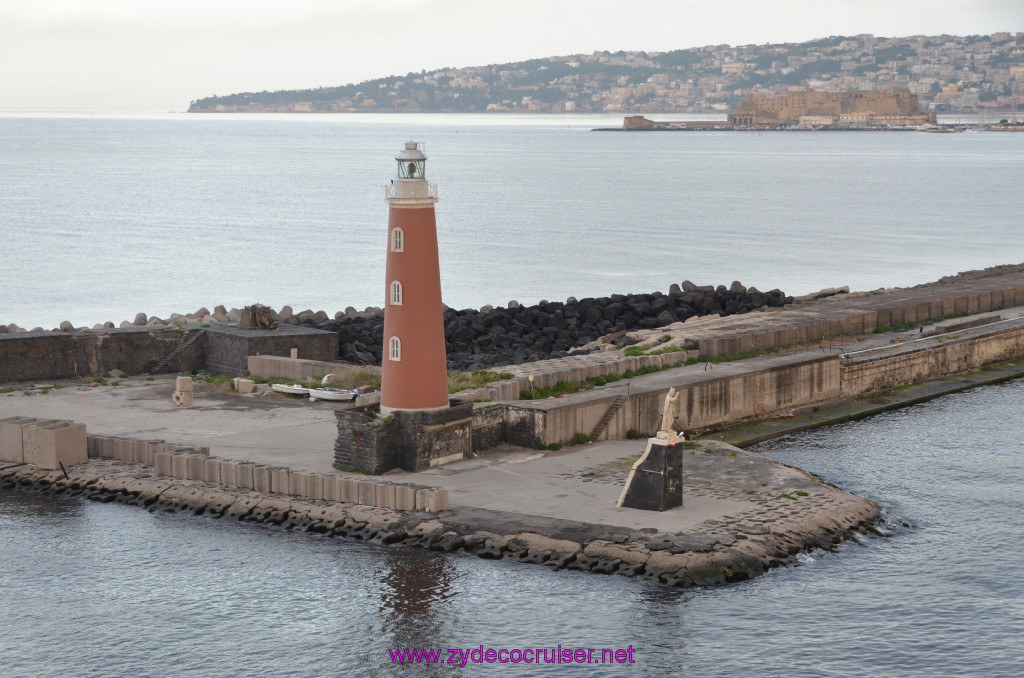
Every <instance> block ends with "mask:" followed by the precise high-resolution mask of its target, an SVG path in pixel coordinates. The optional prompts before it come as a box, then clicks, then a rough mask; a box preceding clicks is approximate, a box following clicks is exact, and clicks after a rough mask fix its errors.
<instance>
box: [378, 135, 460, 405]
mask: <svg viewBox="0 0 1024 678" xmlns="http://www.w3.org/2000/svg"><path fill="white" fill-rule="evenodd" d="M395 160H397V161H398V176H397V177H396V178H395V179H392V180H391V182H390V183H388V184H385V186H384V192H385V196H386V199H387V201H388V205H389V209H388V258H387V273H386V277H387V288H386V295H387V301H386V303H385V305H384V355H383V361H382V362H383V371H382V375H381V387H380V390H381V396H380V411H381V414H388V413H389V412H392V411H394V410H438V409H442V408H446V407H448V404H449V403H448V364H447V359H446V357H445V350H444V310H443V306H442V305H441V272H440V268H439V266H438V259H437V223H436V222H435V220H434V204H435V203H436V202H437V185H436V184H430V183H427V179H426V175H425V173H424V172H425V169H426V163H427V156H426V155H424V154H423V147H422V144H418V143H416V142H408V143H406V144H405V148H404V149H403V150H402V151H401V152H400V153H399V154H398V155H397V156H396V157H395Z"/></svg>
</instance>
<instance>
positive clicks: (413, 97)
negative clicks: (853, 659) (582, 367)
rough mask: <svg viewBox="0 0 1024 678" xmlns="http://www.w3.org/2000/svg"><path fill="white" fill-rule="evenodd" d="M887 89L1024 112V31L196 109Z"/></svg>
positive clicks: (691, 109)
mask: <svg viewBox="0 0 1024 678" xmlns="http://www.w3.org/2000/svg"><path fill="white" fill-rule="evenodd" d="M886 89H888V90H892V91H897V90H908V91H909V92H910V93H911V94H913V95H916V96H917V97H918V98H919V101H920V106H921V110H922V111H925V112H939V113H976V112H978V111H979V110H980V111H984V110H992V111H1016V110H1024V33H993V34H992V35H986V36H955V35H940V36H912V37H905V38H880V37H875V36H873V35H857V36H850V37H843V36H835V37H829V38H825V39H822V40H814V41H811V42H804V43H786V44H776V45H767V44H766V45H743V46H739V47H730V46H729V45H711V46H705V47H695V48H690V49H680V50H674V51H671V52H615V53H611V52H594V53H593V54H588V55H583V54H577V55H571V56H559V57H549V58H544V59H532V60H529V61H522V62H516V63H508V64H494V65H490V66H478V67H470V68H445V69H440V70H435V71H429V72H428V71H421V72H420V73H409V74H407V75H404V76H390V77H386V78H379V79H376V80H368V81H366V82H361V83H358V84H348V85H343V86H340V87H321V88H318V89H312V90H283V91H278V92H244V93H239V94H231V95H228V96H212V97H207V98H204V99H198V100H196V101H193V102H192V104H191V106H190V107H189V111H190V112H325V113H334V112H353V111H364V112H406V113H410V112H538V113H556V112H567V113H598V112H601V113H618V112H635V113H674V112H675V113H725V112H728V111H732V110H734V109H735V105H736V103H737V102H738V101H740V100H742V99H744V98H747V97H748V95H759V96H763V97H768V98H779V97H784V96H788V95H789V94H791V93H793V92H799V91H823V92H846V91H851V90H864V91H868V90H886Z"/></svg>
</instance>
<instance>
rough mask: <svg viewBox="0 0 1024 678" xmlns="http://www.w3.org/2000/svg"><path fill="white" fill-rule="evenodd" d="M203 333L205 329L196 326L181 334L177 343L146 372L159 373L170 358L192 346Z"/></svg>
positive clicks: (172, 358)
mask: <svg viewBox="0 0 1024 678" xmlns="http://www.w3.org/2000/svg"><path fill="white" fill-rule="evenodd" d="M204 334H206V330H204V329H202V328H197V329H193V330H189V331H188V332H186V333H185V336H183V337H182V338H181V341H179V342H178V345H177V346H175V347H174V348H172V349H171V350H170V352H169V353H168V354H167V355H165V356H164V357H163V358H161V359H160V361H159V362H158V363H157V364H156V365H154V366H153V367H152V368H151V369H150V370H148V372H149V373H150V374H159V373H160V372H162V371H163V369H164V368H165V367H167V365H169V364H170V362H171V361H172V360H174V359H175V358H177V357H178V356H179V355H180V354H181V352H182V351H184V350H186V349H188V348H190V347H191V346H193V345H194V344H195V343H196V342H197V341H199V340H200V339H201V338H202V337H203V335H204Z"/></svg>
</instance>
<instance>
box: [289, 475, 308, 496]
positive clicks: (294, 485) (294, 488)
mask: <svg viewBox="0 0 1024 678" xmlns="http://www.w3.org/2000/svg"><path fill="white" fill-rule="evenodd" d="M288 494H290V495H292V496H295V497H304V496H305V495H306V472H305V471H292V472H291V475H290V476H289V477H288Z"/></svg>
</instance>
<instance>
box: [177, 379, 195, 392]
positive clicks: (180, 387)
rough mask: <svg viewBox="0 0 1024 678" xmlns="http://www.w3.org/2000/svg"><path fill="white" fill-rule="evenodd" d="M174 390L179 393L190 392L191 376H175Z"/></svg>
mask: <svg viewBox="0 0 1024 678" xmlns="http://www.w3.org/2000/svg"><path fill="white" fill-rule="evenodd" d="M174 390H175V391H178V392H179V393H192V377H176V378H175V379H174Z"/></svg>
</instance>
